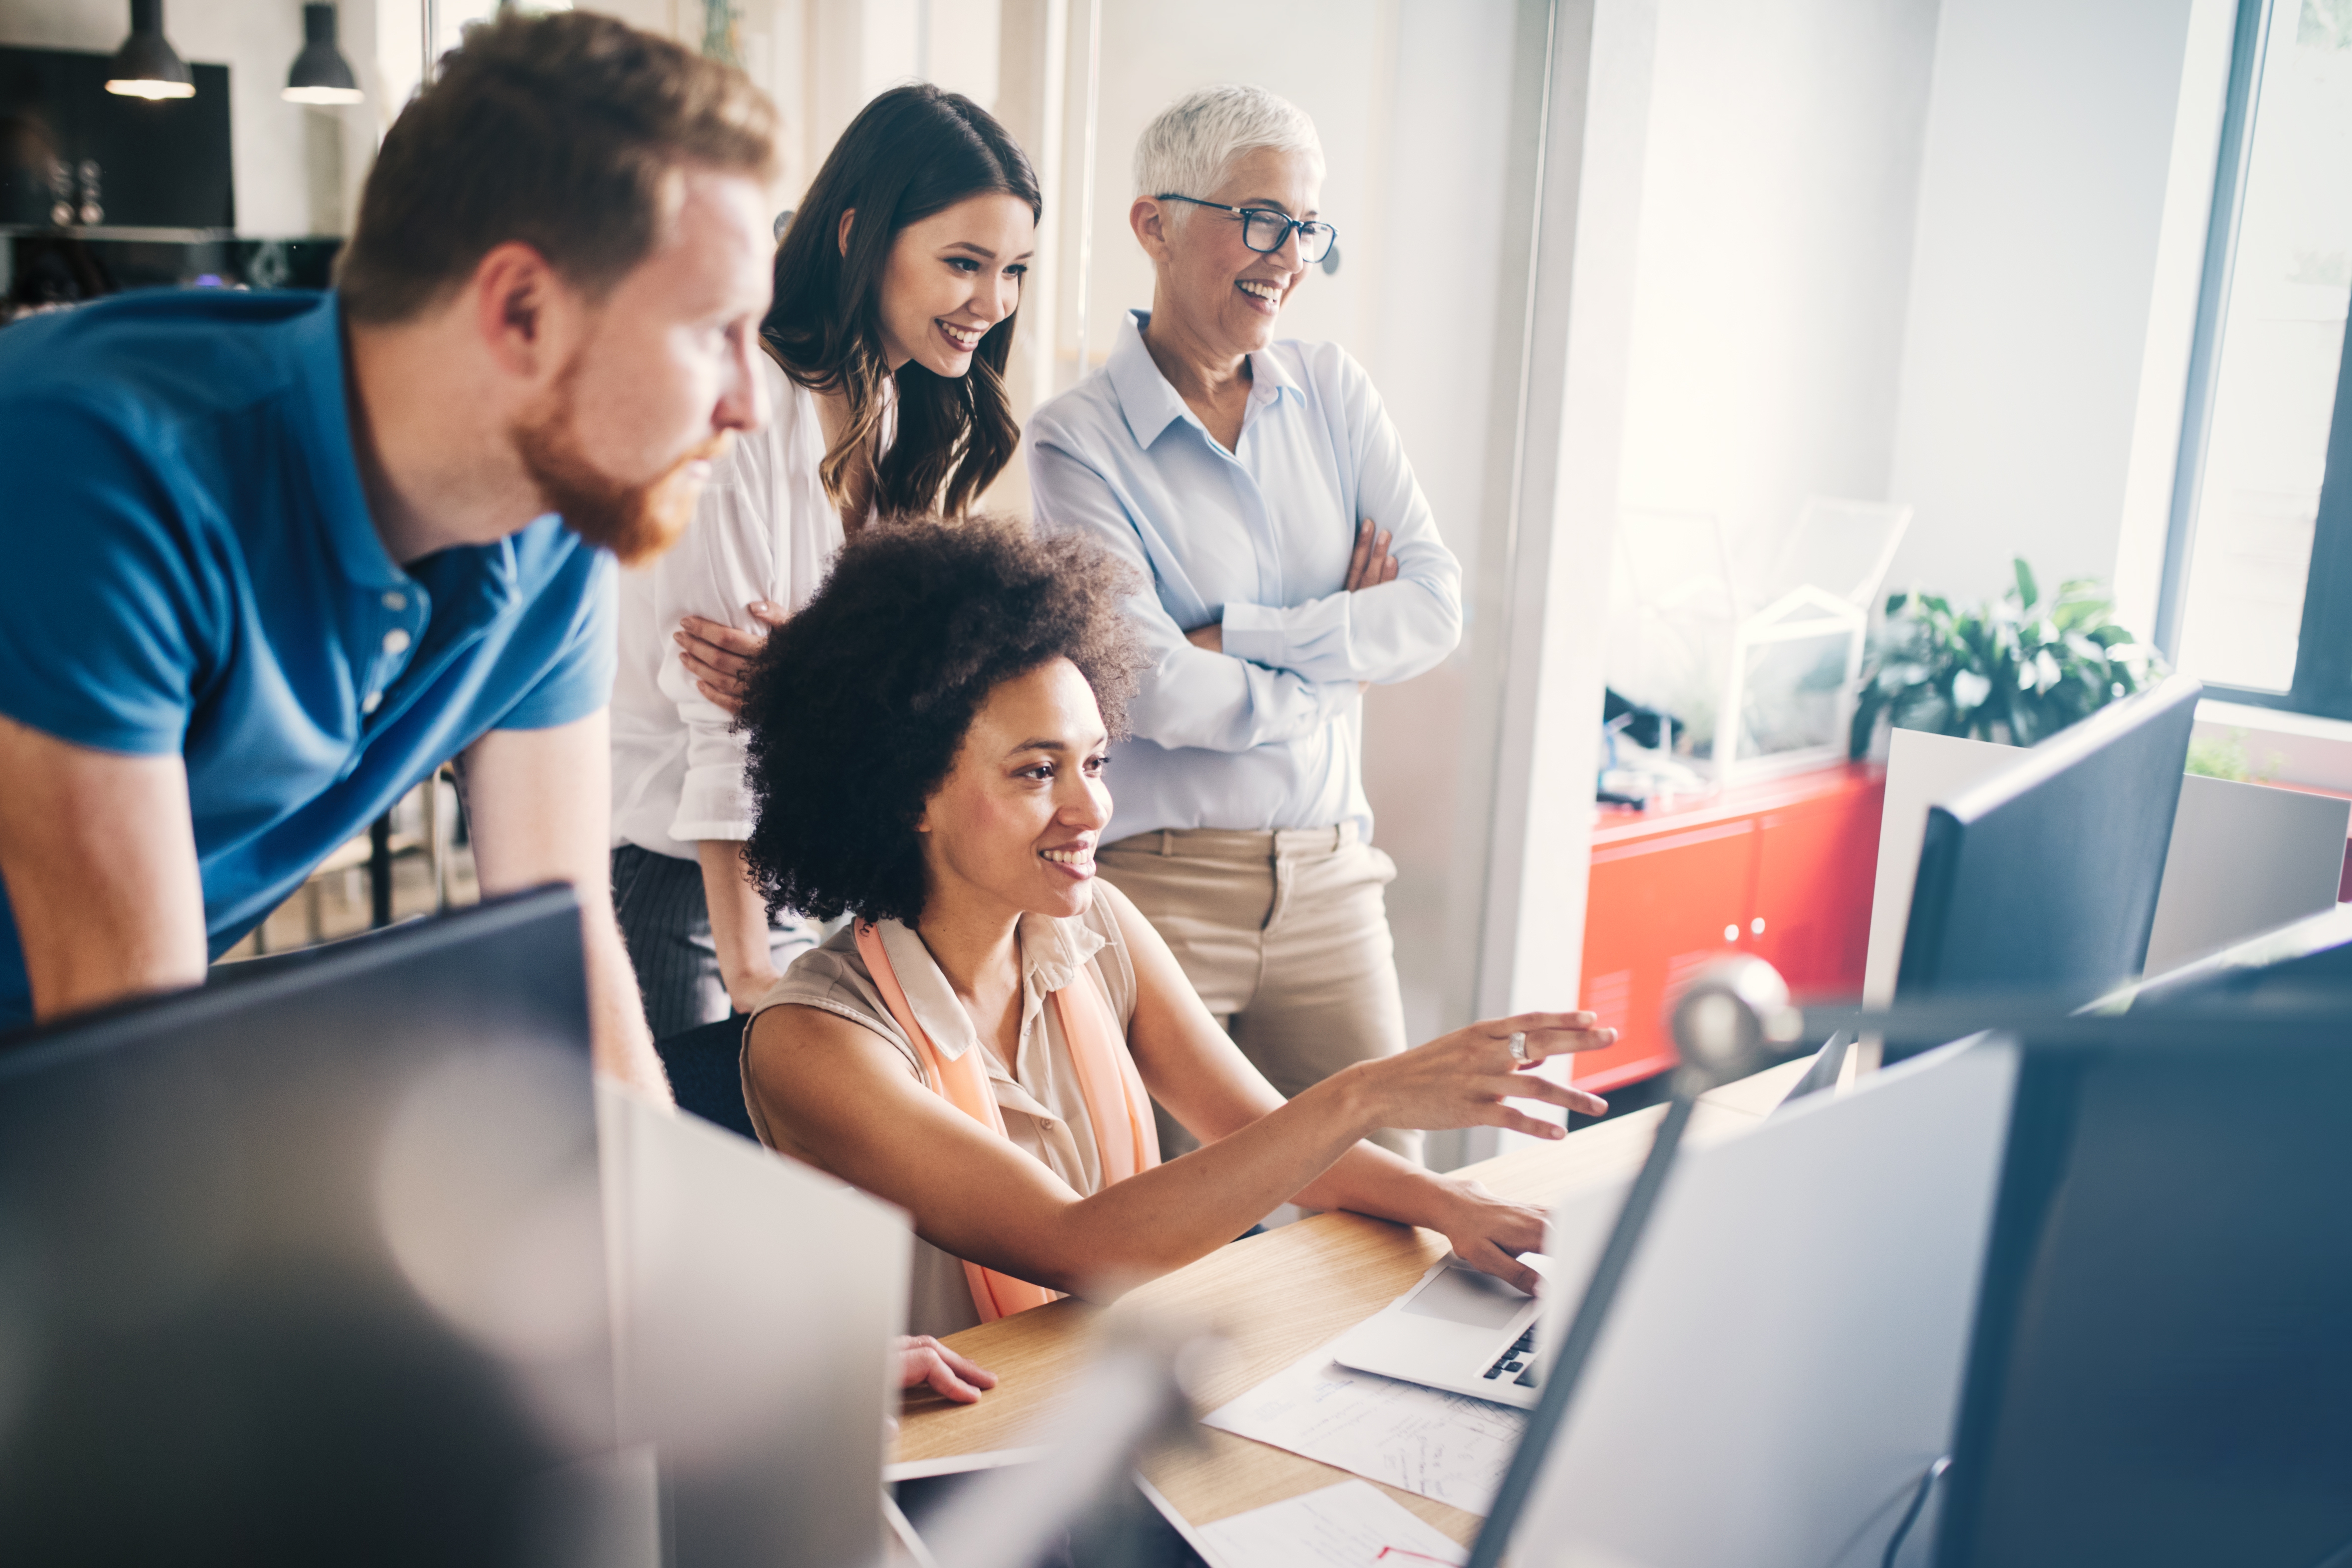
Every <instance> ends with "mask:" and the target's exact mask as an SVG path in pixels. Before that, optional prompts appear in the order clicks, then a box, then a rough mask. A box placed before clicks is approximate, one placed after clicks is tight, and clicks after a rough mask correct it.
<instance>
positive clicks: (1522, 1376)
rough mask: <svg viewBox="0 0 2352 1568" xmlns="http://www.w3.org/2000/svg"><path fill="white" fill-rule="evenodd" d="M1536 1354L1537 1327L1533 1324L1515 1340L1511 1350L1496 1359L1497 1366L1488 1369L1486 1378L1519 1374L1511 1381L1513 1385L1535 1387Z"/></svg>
mask: <svg viewBox="0 0 2352 1568" xmlns="http://www.w3.org/2000/svg"><path fill="white" fill-rule="evenodd" d="M1535 1352H1536V1326H1535V1325H1534V1324H1533V1323H1529V1324H1528V1331H1527V1332H1526V1333H1524V1334H1521V1335H1520V1336H1519V1337H1518V1338H1517V1339H1516V1340H1513V1341H1512V1342H1511V1348H1510V1349H1508V1350H1507V1351H1505V1352H1503V1353H1502V1354H1501V1355H1498V1356H1496V1358H1495V1364H1494V1365H1492V1366H1490V1367H1488V1368H1487V1369H1486V1376H1487V1377H1488V1378H1489V1379H1490V1380H1491V1379H1494V1378H1497V1377H1501V1376H1503V1375H1505V1374H1506V1373H1518V1375H1517V1377H1514V1378H1512V1379H1511V1381H1512V1382H1513V1383H1516V1384H1518V1385H1519V1386H1520V1387H1522V1388H1533V1387H1535V1386H1536V1354H1535Z"/></svg>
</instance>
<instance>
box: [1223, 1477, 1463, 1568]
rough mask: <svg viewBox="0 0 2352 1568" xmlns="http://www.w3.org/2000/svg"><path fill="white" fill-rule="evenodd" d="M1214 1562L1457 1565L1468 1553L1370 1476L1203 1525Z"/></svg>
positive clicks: (1378, 1567)
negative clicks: (1408, 1508)
mask: <svg viewBox="0 0 2352 1568" xmlns="http://www.w3.org/2000/svg"><path fill="white" fill-rule="evenodd" d="M1200 1533H1201V1539H1202V1541H1204V1542H1207V1543H1208V1547H1209V1550H1210V1551H1211V1552H1214V1553H1215V1556H1214V1557H1213V1559H1212V1561H1213V1562H1214V1563H1216V1564H1217V1568H1428V1564H1430V1563H1442V1564H1444V1565H1446V1568H1460V1564H1461V1563H1463V1562H1465V1560H1466V1559H1467V1558H1468V1557H1469V1555H1470V1553H1469V1552H1468V1550H1467V1549H1466V1548H1465V1547H1462V1546H1459V1545H1457V1544H1455V1543H1454V1542H1452V1541H1449V1540H1448V1539H1446V1537H1445V1536H1444V1535H1443V1534H1441V1533H1440V1532H1439V1531H1438V1530H1437V1529H1436V1527H1435V1526H1433V1525H1431V1524H1428V1523H1425V1522H1424V1521H1422V1520H1421V1519H1420V1518H1418V1517H1417V1516H1416V1515H1414V1514H1413V1513H1412V1512H1411V1511H1410V1510H1406V1509H1404V1508H1402V1507H1400V1506H1398V1504H1397V1501H1396V1500H1395V1499H1394V1498H1391V1497H1390V1496H1389V1494H1388V1493H1386V1492H1384V1491H1382V1490H1381V1489H1380V1488H1378V1487H1376V1486H1373V1485H1372V1484H1371V1483H1370V1482H1369V1481H1341V1482H1340V1483H1339V1485H1338V1486H1336V1487H1325V1488H1324V1489H1322V1490H1321V1491H1319V1492H1308V1493H1307V1495H1306V1496H1305V1497H1295V1498H1291V1499H1289V1500H1286V1501H1283V1502H1277V1503H1270V1504H1268V1505H1267V1506H1266V1507H1265V1508H1254V1509H1252V1510H1249V1512H1247V1513H1237V1514H1235V1515H1234V1516H1233V1517H1232V1518H1231V1519H1221V1520H1219V1521H1217V1522H1216V1523H1214V1524H1207V1525H1202V1527H1201V1531H1200Z"/></svg>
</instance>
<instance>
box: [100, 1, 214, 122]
mask: <svg viewBox="0 0 2352 1568" xmlns="http://www.w3.org/2000/svg"><path fill="white" fill-rule="evenodd" d="M106 90H107V91H109V92H114V93H120V94H121V95H122V96H123V97H125V98H194V97H195V96H196V73H195V72H194V71H192V70H190V69H189V68H188V62H187V61H185V60H184V59H182V58H180V52H179V51H178V50H177V49H174V48H173V47H172V44H171V40H170V39H168V38H166V37H163V0H131V36H130V37H127V38H125V39H123V40H122V47H121V48H119V49H117V50H115V51H114V64H113V65H112V67H110V68H109V69H108V71H107V76H106Z"/></svg>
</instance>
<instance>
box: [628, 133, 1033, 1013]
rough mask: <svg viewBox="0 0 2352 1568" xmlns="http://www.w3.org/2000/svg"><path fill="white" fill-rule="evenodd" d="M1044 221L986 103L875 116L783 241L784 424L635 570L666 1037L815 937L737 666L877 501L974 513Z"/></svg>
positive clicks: (746, 451)
mask: <svg viewBox="0 0 2352 1568" xmlns="http://www.w3.org/2000/svg"><path fill="white" fill-rule="evenodd" d="M1039 212H1040V204H1039V197H1038V192H1037V181H1036V177H1035V175H1034V174H1033V173H1032V172H1031V170H1030V167H1029V161H1028V160H1027V159H1026V158H1025V157H1024V156H1023V155H1022V152H1021V149H1020V147H1019V146H1018V145H1017V144H1016V143H1015V142H1013V138H1012V137H1011V136H1010V135H1009V134H1007V133H1006V132H1005V130H1004V128H1003V126H1001V125H999V124H998V123H997V122H996V121H994V120H992V119H991V118H990V117H989V115H988V113H987V111H986V110H982V108H980V107H979V106H978V105H977V104H975V103H973V102H972V101H971V100H969V99H966V98H963V97H961V96H959V95H958V94H955V93H950V92H942V91H940V89H938V88H935V87H929V86H915V87H901V88H894V89H891V90H889V91H887V92H885V93H883V94H882V95H881V96H879V97H878V98H877V99H875V100H874V101H873V102H871V103H869V104H868V105H866V109H865V110H864V111H863V112H861V113H860V114H859V115H858V116H857V118H856V120H855V121H852V122H851V124H850V126H849V129H848V130H847V131H846V132H843V134H842V138H841V141H840V142H839V143H838V144H837V145H836V146H835V148H834V150H833V153H832V155H831V156H829V157H828V158H826V160H825V162H824V168H822V169H821V170H819V171H818V173H817V176H816V179H815V181H814V184H811V185H810V187H809V190H808V195H807V196H806V198H805V199H804V200H803V204H802V205H801V209H800V212H799V214H798V215H797V216H796V217H794V218H793V221H792V223H791V225H790V226H789V227H788V228H786V229H785V231H784V234H783V238H782V243H781V244H780V245H779V246H778V247H777V251H776V260H775V298H774V302H773V305H772V308H771V309H770V310H769V312H768V316H767V318H766V320H765V321H764V322H763V323H762V324H761V333H760V335H761V347H762V348H764V349H765V350H766V353H765V354H764V355H763V356H761V359H760V366H759V368H760V370H761V373H762V376H763V380H764V384H765V387H766V391H767V395H768V400H769V403H770V405H771V407H772V411H773V413H772V418H771V419H770V421H769V423H768V425H767V426H766V427H765V428H764V429H761V430H758V431H754V432H752V433H751V434H750V435H748V436H747V437H745V438H744V439H743V440H741V441H740V442H739V443H738V444H737V446H736V447H735V448H734V450H733V452H732V453H731V454H730V455H729V456H728V457H726V458H722V459H720V460H719V462H718V463H717V464H716V465H715V467H714V471H713V473H712V475H711V479H710V483H709V486H708V487H707V489H706V490H705V492H704V495H703V500H702V504H701V510H699V511H698V513H697V515H696V518H695V521H694V522H693V524H692V526H691V527H690V529H689V530H688V533H687V535H686V537H685V538H684V539H683V540H682V541H681V542H679V544H678V545H677V548H676V549H675V550H673V551H672V552H670V553H669V554H667V556H665V557H663V558H662V559H661V560H659V561H658V562H656V563H654V564H653V565H652V566H650V567H649V568H647V569H646V570H644V571H642V572H638V573H632V574H626V575H625V577H624V579H623V585H622V611H621V634H620V658H621V664H620V671H619V675H618V677H617V679H616V681H615V684H614V694H613V750H614V811H613V846H614V847H613V888H614V901H615V904H616V906H617V908H618V910H619V912H620V917H621V927H622V931H623V932H624V933H625V936H626V937H627V939H628V944H629V951H630V954H631V956H632V958H633V959H634V960H635V963H636V971H637V975H638V981H639V984H640V988H641V990H642V992H643V994H644V997H645V1002H646V1014H647V1016H648V1017H649V1019H650V1021H651V1022H652V1025H653V1031H654V1034H655V1036H656V1038H661V1037H669V1036H673V1035H676V1034H678V1033H681V1032H683V1031H684V1030H687V1029H689V1028H693V1027H695V1026H699V1025H703V1024H709V1023H714V1022H716V1021H718V1020H719V1019H721V1018H724V1017H725V1016H727V1015H728V1014H729V1013H730V1011H734V1012H740V1011H743V1010H746V1009H748V1008H749V1007H750V1005H751V1003H752V1002H753V1001H754V1000H755V999H757V998H758V997H759V996H760V994H761V993H762V992H764V991H766V990H767V988H768V987H769V986H770V985H771V984H773V983H774V981H775V977H776V975H777V973H779V972H781V971H782V968H783V967H784V965H785V964H786V963H789V961H790V959H791V957H792V955H793V953H794V952H798V951H800V950H801V949H803V948H805V947H806V946H808V945H809V944H811V943H812V942H814V941H815V940H816V934H817V933H816V932H815V931H814V929H813V928H811V927H809V926H807V925H806V924H805V922H803V921H793V920H779V921H771V919H770V918H769V917H768V915H767V913H766V911H765V910H763V909H762V907H761V900H760V896H759V894H758V892H757V891H756V889H754V888H753V887H752V886H751V882H750V881H749V880H748V879H746V877H745V876H744V873H743V869H742V860H741V857H740V854H739V853H738V846H739V845H740V843H741V841H742V839H743V837H744V836H745V835H746V834H747V833H749V832H750V831H751V810H750V805H749V801H748V797H747V796H746V795H745V794H744V791H743V788H742V744H743V742H742V737H741V735H740V733H738V732H736V731H735V729H734V708H735V705H736V703H737V702H738V700H739V699H740V686H739V678H740V670H741V668H742V665H743V660H744V658H746V657H747V656H748V655H749V654H750V653H751V652H753V651H756V649H757V647H758V646H759V645H758V639H759V637H761V636H762V635H764V633H765V630H766V626H769V625H772V624H774V623H775V622H777V621H779V620H781V619H782V618H783V617H784V616H787V615H789V614H790V613H791V612H792V611H793V609H794V608H796V607H797V606H798V605H800V604H801V603H802V602H803V601H804V600H805V599H806V598H807V597H808V595H810V594H811V593H812V592H814V589H815V587H816V584H817V581H818V579H819V578H820V577H822V576H823V575H824V569H825V565H826V563H828V562H829V561H831V559H832V557H833V553H834V552H835V551H836V550H838V549H839V548H840V547H841V542H842V539H843V537H844V535H845V533H848V532H854V531H856V529H857V528H858V526H859V525H860V524H861V522H862V521H864V520H865V519H866V517H867V516H869V515H871V514H872V513H873V512H874V511H875V510H876V509H877V507H878V508H879V509H881V510H885V511H898V510H915V511H923V512H929V511H933V510H940V511H945V512H947V513H949V514H950V515H954V514H957V513H960V512H961V511H963V510H967V509H969V508H970V506H971V503H972V501H973V500H974V498H976V497H977V496H978V495H979V494H980V492H981V491H982V489H984V488H985V487H986V486H987V485H988V483H989V481H990V480H992V479H994V478H995V477H996V475H997V474H998V473H999V472H1000V471H1001V470H1002V469H1003V468H1004V466H1005V465H1006V464H1007V463H1008V462H1010V461H1011V460H1012V457H1013V449H1014V447H1015V446H1016V445H1017V443H1018V442H1019V440H1020V435H1021V432H1020V427H1019V426H1017V425H1015V424H1014V423H1013V416H1012V413H1011V409H1010V406H1009V405H1008V403H1007V401H1006V397H1005V391H1004V378H1003V369H1004V362H1005V355H1006V353H1007V352H1008V349H1009V345H1010V343H1011V342H1012V337H1013V311H1014V310H1015V309H1016V308H1017V307H1018V306H1019V304H1020V302H1021V281H1022V278H1023V275H1024V273H1025V272H1026V270H1027V268H1028V264H1029V256H1030V251H1031V250H1032V248H1033V247H1034V243H1035V238H1036V228H1037V217H1038V214H1039ZM673 643H676V644H677V647H676V648H673V646H672V645H673Z"/></svg>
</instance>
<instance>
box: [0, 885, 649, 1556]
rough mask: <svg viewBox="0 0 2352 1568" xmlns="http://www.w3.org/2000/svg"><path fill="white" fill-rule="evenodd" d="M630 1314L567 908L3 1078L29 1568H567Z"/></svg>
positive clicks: (4, 1198) (74, 1031)
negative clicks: (63, 1565) (547, 1562)
mask: <svg viewBox="0 0 2352 1568" xmlns="http://www.w3.org/2000/svg"><path fill="white" fill-rule="evenodd" d="M230 973H232V974H234V972H233V971H232V972H230ZM605 1289H606V1288H605V1279H604V1241H603V1228H602V1220H601V1208H600V1200H599V1194H598V1186H597V1165H596V1144H595V1117H594V1108H593V1100H592V1091H591V1085H590V1071H589V1058H588V1016H587V1003H586V990H585V985H584V983H583V970H582V955H581V942H580V926H579V915H578V909H577V905H576V903H575V901H574V900H573V898H572V893H571V891H570V890H569V889H543V890H541V891H538V892H534V893H530V894H525V895H522V896H521V897H519V898H516V899H513V900H505V901H502V902H500V903H498V904H495V905H488V906H484V907H481V908H478V909H475V910H467V911H464V912H462V913H458V914H455V915H451V916H447V917H445V918H442V919H439V920H435V921H422V922H418V923H416V924H414V925H410V926H405V927H401V928H396V929H394V930H393V931H388V932H385V933H383V934H381V935H379V936H376V937H373V938H371V939H369V940H367V941H364V942H357V943H353V944H351V945H350V946H349V947H348V948H336V949H324V950H320V951H319V952H316V953H313V954H305V955H302V956H301V957H300V958H299V959H297V960H294V961H290V962H289V963H282V964H273V965H270V966H268V968H257V969H256V970H255V971H254V972H252V973H249V974H245V975H239V976H236V977H235V978H233V979H230V980H227V981H226V982H225V983H222V984H214V985H209V986H206V987H205V988H203V989H200V990H195V991H191V992H186V993H182V994H176V995H172V996H168V997H163V998H160V999H156V1000H152V1001H148V1002H143V1003H139V1004H134V1005H130V1006H126V1007H124V1008H121V1009H119V1010H116V1011H113V1012H110V1013H108V1014H105V1015H102V1016H93V1017H89V1018H85V1019H82V1020H79V1021H74V1022H68V1023H67V1024H65V1025H63V1026H58V1027H56V1028H52V1029H49V1030H46V1031H41V1032H37V1033H33V1034H29V1035H21V1036H18V1037H15V1038H14V1039H12V1040H9V1041H7V1042H5V1043H0V1347H5V1364H6V1365H7V1368H8V1376H7V1377H6V1378H5V1379H0V1561H5V1562H12V1563H15V1562H22V1563H37V1562H75V1563H160V1562H173V1563H323V1562H334V1563H425V1562H431V1563H524V1562H530V1561H536V1560H539V1559H540V1558H541V1557H542V1556H543V1555H544V1554H545V1552H546V1550H547V1549H548V1548H549V1546H550V1545H551V1540H552V1538H551V1536H550V1535H549V1533H548V1532H549V1531H560V1530H561V1528H562V1515H563V1512H564V1510H563V1509H562V1507H560V1506H558V1504H557V1502H556V1499H558V1498H559V1497H561V1496H562V1494H563V1493H564V1492H565V1490H566V1489H567V1488H572V1487H576V1485H577V1484H578V1483H577V1481H576V1479H572V1478H576V1476H577V1473H578V1466H579V1464H580V1463H581V1462H582V1461H583V1460H585V1459H588V1458H591V1457H593V1456H594V1455H597V1454H599V1453H601V1452H603V1451H604V1450H607V1449H609V1447H610V1446H611V1441H612V1431H613V1426H612V1415H613V1412H612V1400H613V1395H612V1386H611V1377H612V1368H611V1353H610V1337H609V1328H608V1320H607V1311H606V1305H605V1303H606V1294H605Z"/></svg>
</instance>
